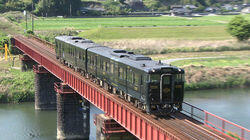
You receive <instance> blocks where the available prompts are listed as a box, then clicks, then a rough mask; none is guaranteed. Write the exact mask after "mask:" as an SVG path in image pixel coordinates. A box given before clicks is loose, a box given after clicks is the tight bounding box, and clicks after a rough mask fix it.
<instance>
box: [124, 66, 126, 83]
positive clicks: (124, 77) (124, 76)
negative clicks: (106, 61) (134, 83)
mask: <svg viewBox="0 0 250 140" xmlns="http://www.w3.org/2000/svg"><path fill="white" fill-rule="evenodd" d="M123 79H124V80H126V68H124V69H123Z"/></svg>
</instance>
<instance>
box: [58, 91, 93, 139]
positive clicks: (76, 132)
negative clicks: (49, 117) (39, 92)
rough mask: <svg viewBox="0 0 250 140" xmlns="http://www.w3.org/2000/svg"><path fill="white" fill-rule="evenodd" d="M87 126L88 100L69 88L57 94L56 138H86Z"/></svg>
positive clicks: (87, 136) (87, 137)
mask: <svg viewBox="0 0 250 140" xmlns="http://www.w3.org/2000/svg"><path fill="white" fill-rule="evenodd" d="M60 89H63V88H60ZM89 128H90V126H89V102H88V101H86V100H84V99H82V97H81V96H80V95H78V94H77V93H69V90H67V93H63V92H61V93H59V94H57V139H60V140H65V139H67V140H73V139H81V140H88V139H89V132H90V130H89Z"/></svg>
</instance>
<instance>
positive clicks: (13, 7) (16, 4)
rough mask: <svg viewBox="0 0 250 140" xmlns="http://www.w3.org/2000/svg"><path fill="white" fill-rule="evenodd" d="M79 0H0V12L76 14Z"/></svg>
mask: <svg viewBox="0 0 250 140" xmlns="http://www.w3.org/2000/svg"><path fill="white" fill-rule="evenodd" d="M81 6H82V1H81V0H0V12H1V13H3V12H8V11H24V10H27V11H30V12H33V13H34V14H36V15H39V16H57V15H61V16H76V15H77V14H79V12H80V11H79V10H80V8H81Z"/></svg>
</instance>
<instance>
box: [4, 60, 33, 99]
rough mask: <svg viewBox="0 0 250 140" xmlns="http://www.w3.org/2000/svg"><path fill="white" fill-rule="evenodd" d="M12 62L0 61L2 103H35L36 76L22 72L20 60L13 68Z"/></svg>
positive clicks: (30, 72)
mask: <svg viewBox="0 0 250 140" xmlns="http://www.w3.org/2000/svg"><path fill="white" fill-rule="evenodd" d="M10 64H11V61H4V60H1V61H0V103H19V102H33V101H34V92H35V90H34V74H33V72H32V71H28V72H21V70H20V69H19V68H20V62H19V59H17V60H16V61H15V67H14V68H11V66H10Z"/></svg>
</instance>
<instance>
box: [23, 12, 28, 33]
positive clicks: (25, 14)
mask: <svg viewBox="0 0 250 140" xmlns="http://www.w3.org/2000/svg"><path fill="white" fill-rule="evenodd" d="M23 14H24V16H25V22H26V32H27V30H28V23H27V22H28V21H27V18H28V17H27V12H26V10H24V11H23Z"/></svg>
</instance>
